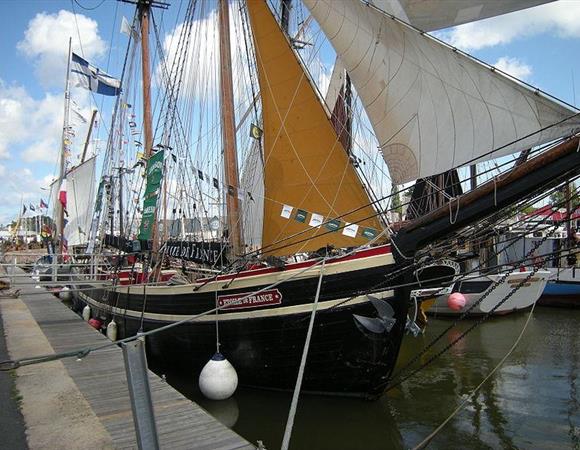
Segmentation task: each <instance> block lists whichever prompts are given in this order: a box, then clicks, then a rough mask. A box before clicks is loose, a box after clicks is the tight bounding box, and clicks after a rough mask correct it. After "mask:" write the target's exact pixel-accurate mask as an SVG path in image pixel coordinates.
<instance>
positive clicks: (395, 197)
mask: <svg viewBox="0 0 580 450" xmlns="http://www.w3.org/2000/svg"><path fill="white" fill-rule="evenodd" d="M391 194H392V197H391V211H395V212H397V213H399V214H402V213H403V208H402V206H401V199H400V197H399V190H398V189H397V185H396V184H393V185H391Z"/></svg>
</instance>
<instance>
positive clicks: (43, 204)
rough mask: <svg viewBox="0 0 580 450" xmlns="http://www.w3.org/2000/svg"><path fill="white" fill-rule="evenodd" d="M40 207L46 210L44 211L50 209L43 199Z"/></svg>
mask: <svg viewBox="0 0 580 450" xmlns="http://www.w3.org/2000/svg"><path fill="white" fill-rule="evenodd" d="M40 207H41V208H44V209H46V208H48V205H47V204H46V203H44V200H43V199H40Z"/></svg>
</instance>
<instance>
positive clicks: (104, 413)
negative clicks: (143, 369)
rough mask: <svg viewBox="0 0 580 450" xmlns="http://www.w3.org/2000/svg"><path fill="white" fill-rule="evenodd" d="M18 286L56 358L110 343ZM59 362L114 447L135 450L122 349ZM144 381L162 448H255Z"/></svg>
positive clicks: (41, 295) (25, 283) (53, 302)
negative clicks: (149, 391) (62, 353)
mask: <svg viewBox="0 0 580 450" xmlns="http://www.w3.org/2000/svg"><path fill="white" fill-rule="evenodd" d="M19 281H21V283H20V286H16V285H17V284H19V283H18V282H16V283H15V287H18V288H20V289H21V292H20V299H21V301H22V302H23V303H24V304H25V305H26V306H27V308H28V309H29V311H30V313H31V314H32V316H33V318H34V319H35V321H36V322H37V324H38V325H39V327H40V329H41V330H42V332H43V333H44V335H45V336H46V338H47V340H48V341H49V343H50V344H51V346H52V348H53V349H54V351H55V352H56V353H61V352H67V351H71V350H76V349H80V348H83V347H86V346H96V345H100V344H103V343H106V342H109V340H108V339H107V338H106V337H105V336H104V335H102V334H101V333H99V332H98V331H96V330H94V329H93V328H92V327H91V326H89V325H88V324H87V323H85V322H84V321H83V320H82V319H81V318H80V317H78V316H77V315H76V314H75V313H74V312H73V311H71V310H70V309H69V308H67V307H66V306H65V305H63V304H62V303H61V302H60V301H59V300H58V299H57V298H56V297H54V296H53V295H52V294H49V293H48V292H44V291H41V290H40V289H35V288H34V285H33V283H31V281H32V280H31V279H26V278H21V279H20V280H19ZM29 283H30V284H29ZM31 356H32V355H31ZM62 363H63V365H64V366H65V368H66V370H67V372H68V374H69V376H70V377H71V378H72V380H73V381H74V382H75V384H76V385H77V387H78V389H79V391H80V392H81V393H82V395H83V396H84V397H85V399H86V400H87V402H88V403H89V405H90V407H91V409H92V410H93V412H94V413H95V415H96V416H97V417H98V419H99V420H100V422H101V423H102V424H103V426H104V428H105V429H106V430H107V432H108V433H109V435H110V436H111V439H112V443H113V445H114V447H115V448H119V449H129V448H136V447H137V439H136V436H135V428H134V424H133V414H132V411H131V402H130V398H129V390H128V386H127V378H126V374H125V365H124V360H123V352H122V350H121V348H119V347H116V346H113V347H110V348H107V349H105V350H101V351H98V352H94V353H91V354H89V355H88V356H86V357H85V358H83V359H82V360H80V361H77V360H76V359H75V358H65V359H63V360H62ZM149 382H150V385H151V395H152V399H153V404H154V410H155V419H156V423H157V433H158V436H159V443H160V446H161V448H171V449H173V448H175V449H179V448H184V449H185V448H187V449H208V450H209V449H212V450H220V449H223V450H229V449H255V446H253V445H252V444H250V443H249V442H248V441H246V440H245V439H243V438H242V437H241V436H239V435H237V434H236V433H234V432H233V431H232V430H230V429H229V428H227V427H226V426H224V425H223V424H221V423H220V422H219V421H217V420H216V419H214V418H213V417H212V416H211V415H210V414H208V413H207V412H206V411H204V410H203V409H202V408H201V407H200V406H199V405H197V404H195V403H194V402H192V401H191V400H189V399H187V398H186V397H184V396H183V395H182V394H181V393H179V392H177V391H176V390H175V389H174V388H173V387H171V386H170V385H168V384H167V383H166V382H165V381H164V380H162V379H161V378H159V377H158V376H157V375H155V374H154V373H153V372H151V371H149Z"/></svg>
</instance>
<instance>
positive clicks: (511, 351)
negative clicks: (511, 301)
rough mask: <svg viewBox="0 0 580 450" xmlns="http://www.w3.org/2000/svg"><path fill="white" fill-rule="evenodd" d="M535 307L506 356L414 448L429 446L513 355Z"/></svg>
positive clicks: (534, 305) (533, 307)
mask: <svg viewBox="0 0 580 450" xmlns="http://www.w3.org/2000/svg"><path fill="white" fill-rule="evenodd" d="M535 308H536V303H535V302H534V304H533V305H532V309H531V310H530V312H529V314H528V318H527V319H526V322H525V323H524V326H523V327H522V330H521V331H520V334H519V335H518V337H517V338H516V340H515V342H514V343H513V345H512V346H511V348H510V349H509V350H508V351H507V353H506V354H505V355H504V357H503V358H502V359H501V360H500V361H499V362H498V363H497V365H496V366H495V367H494V368H493V369H492V370H491V372H489V373H488V374H487V376H486V377H485V378H484V379H483V380H482V381H481V383H479V384H478V385H477V386H476V387H475V388H474V389H473V390H472V391H471V392H470V393H469V394H468V395H466V396H465V397H464V398H463V400H462V401H461V403H460V404H459V405H458V406H457V408H455V410H454V411H453V412H452V413H451V414H450V415H449V416H448V417H447V418H446V419H445V420H444V421H443V422H442V423H441V425H439V426H438V427H437V428H435V430H433V432H432V433H431V434H429V435H428V436H427V437H426V438H425V439H423V440H422V441H421V442H420V443H418V444H417V445H416V446H415V447H413V450H420V449H423V448H425V447H427V445H429V443H430V442H431V441H432V440H433V438H434V437H435V436H437V434H438V433H439V432H440V431H441V430H442V429H443V427H445V425H447V424H448V423H449V422H450V421H451V419H453V417H455V416H456V415H457V413H458V412H459V411H461V410H462V409H463V408H464V407H465V405H466V404H467V402H468V401H469V400H471V399H472V398H473V396H474V395H475V394H476V393H477V392H478V391H479V390H480V389H481V388H482V387H483V385H484V384H485V383H487V382H488V381H489V379H490V378H491V377H492V376H493V375H494V374H495V373H496V372H497V371H498V370H499V368H500V367H501V366H502V365H503V364H504V363H505V362H506V360H507V359H508V358H509V357H510V356H511V354H512V353H513V351H514V350H515V349H516V347H517V346H518V344H519V343H520V341H521V339H522V337H523V335H524V333H525V331H526V329H527V328H528V324H529V323H530V320H531V319H532V315H533V314H534V309H535Z"/></svg>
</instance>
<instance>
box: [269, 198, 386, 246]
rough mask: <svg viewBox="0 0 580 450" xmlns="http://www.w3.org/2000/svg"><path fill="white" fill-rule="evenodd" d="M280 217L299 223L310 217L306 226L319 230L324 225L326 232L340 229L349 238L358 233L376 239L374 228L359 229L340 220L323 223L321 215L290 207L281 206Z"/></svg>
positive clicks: (376, 232)
mask: <svg viewBox="0 0 580 450" xmlns="http://www.w3.org/2000/svg"><path fill="white" fill-rule="evenodd" d="M280 216H281V217H283V218H284V219H288V220H290V219H293V220H295V221H296V222H300V223H306V221H307V219H308V218H309V217H310V219H309V220H308V226H310V227H313V228H319V227H320V226H322V225H324V228H326V229H327V230H328V231H338V230H340V229H342V234H343V235H345V236H348V237H351V238H355V237H357V235H358V234H359V231H360V236H362V237H364V238H366V239H368V240H369V241H370V240H371V239H374V238H376V237H377V235H378V231H377V230H375V229H374V228H370V227H360V226H359V225H357V224H356V223H349V222H346V221H342V220H340V219H332V220H327V221H326V222H325V220H324V216H323V215H322V214H316V213H310V212H308V211H305V210H303V209H299V208H294V207H293V206H290V205H283V206H282V211H281V212H280Z"/></svg>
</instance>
